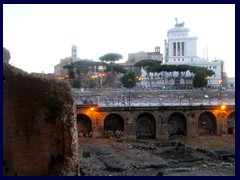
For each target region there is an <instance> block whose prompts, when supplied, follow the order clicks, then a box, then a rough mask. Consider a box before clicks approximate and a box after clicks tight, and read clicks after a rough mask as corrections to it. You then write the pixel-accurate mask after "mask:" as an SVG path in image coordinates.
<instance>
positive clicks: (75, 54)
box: [72, 45, 77, 58]
mask: <svg viewBox="0 0 240 180" xmlns="http://www.w3.org/2000/svg"><path fill="white" fill-rule="evenodd" d="M72 58H77V46H75V45H73V46H72Z"/></svg>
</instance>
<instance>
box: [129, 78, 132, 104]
mask: <svg viewBox="0 0 240 180" xmlns="http://www.w3.org/2000/svg"><path fill="white" fill-rule="evenodd" d="M131 82H132V80H131V79H128V106H129V107H130V85H131Z"/></svg>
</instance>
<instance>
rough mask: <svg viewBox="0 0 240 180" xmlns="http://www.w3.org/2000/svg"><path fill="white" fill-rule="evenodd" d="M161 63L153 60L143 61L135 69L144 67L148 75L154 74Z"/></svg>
mask: <svg viewBox="0 0 240 180" xmlns="http://www.w3.org/2000/svg"><path fill="white" fill-rule="evenodd" d="M160 64H161V62H159V61H157V60H153V59H143V60H141V61H138V62H137V63H135V64H134V66H135V67H142V68H143V69H144V70H145V71H146V72H147V73H150V72H152V70H153V69H154V68H155V67H156V66H159V65H160Z"/></svg>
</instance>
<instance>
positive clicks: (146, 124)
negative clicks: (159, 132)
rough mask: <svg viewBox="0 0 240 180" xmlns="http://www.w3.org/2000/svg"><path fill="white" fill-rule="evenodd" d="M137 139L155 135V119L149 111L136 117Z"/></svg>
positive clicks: (150, 137) (151, 137)
mask: <svg viewBox="0 0 240 180" xmlns="http://www.w3.org/2000/svg"><path fill="white" fill-rule="evenodd" d="M136 129H137V131H136V136H137V139H153V138H155V137H156V121H155V118H154V117H153V115H151V114H149V113H143V114H141V115H140V116H139V117H138V119H137V128H136Z"/></svg>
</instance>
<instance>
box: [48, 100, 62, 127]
mask: <svg viewBox="0 0 240 180" xmlns="http://www.w3.org/2000/svg"><path fill="white" fill-rule="evenodd" d="M44 104H45V106H46V107H47V108H48V109H49V114H48V117H47V118H45V121H46V122H54V121H55V119H56V118H57V116H58V115H59V113H60V111H61V108H62V102H61V101H60V100H58V98H56V97H53V96H51V97H47V98H46V99H45V101H44Z"/></svg>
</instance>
